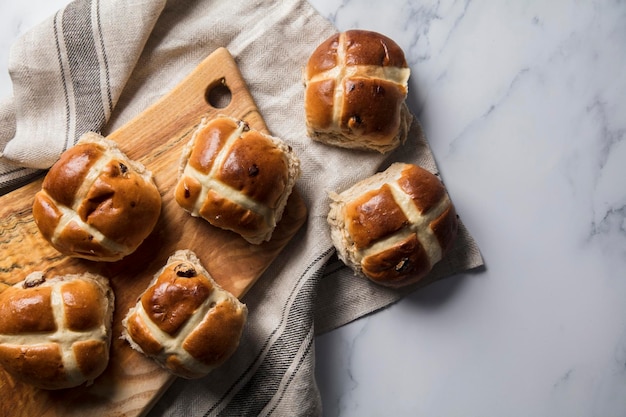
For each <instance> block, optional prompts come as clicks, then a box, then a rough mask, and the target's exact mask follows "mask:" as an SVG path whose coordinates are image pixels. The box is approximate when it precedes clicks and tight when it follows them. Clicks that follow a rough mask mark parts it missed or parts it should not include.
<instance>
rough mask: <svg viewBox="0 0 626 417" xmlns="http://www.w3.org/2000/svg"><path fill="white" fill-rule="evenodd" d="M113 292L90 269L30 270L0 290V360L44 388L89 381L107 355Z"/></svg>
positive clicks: (105, 364)
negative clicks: (48, 273) (47, 272)
mask: <svg viewBox="0 0 626 417" xmlns="http://www.w3.org/2000/svg"><path fill="white" fill-rule="evenodd" d="M113 297H114V296H113V292H112V290H111V288H110V287H109V284H108V282H107V281H106V279H105V278H103V277H100V276H97V275H93V274H84V275H66V276H60V277H53V278H49V279H46V278H45V277H44V276H43V274H42V273H33V274H31V275H29V276H28V277H27V278H26V279H25V280H24V281H22V282H20V283H18V284H16V285H14V286H12V287H9V288H7V289H6V290H5V291H3V292H2V293H0V364H1V365H2V366H3V367H4V368H5V370H6V371H7V372H9V373H10V374H12V375H13V376H14V377H15V378H17V379H19V380H22V381H24V382H26V383H28V384H31V385H34V386H36V387H40V388H44V389H61V388H69V387H74V386H78V385H81V384H83V383H85V382H88V383H89V382H91V381H93V380H94V379H95V378H96V377H98V376H99V375H100V374H101V373H102V372H103V371H104V369H105V368H106V366H107V363H108V360H109V344H110V340H111V334H110V331H111V321H112V317H113V301H114V300H113ZM53 300H58V301H59V302H57V301H53ZM57 323H58V326H59V327H57Z"/></svg>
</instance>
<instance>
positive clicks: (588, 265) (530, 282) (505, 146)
mask: <svg viewBox="0 0 626 417" xmlns="http://www.w3.org/2000/svg"><path fill="white" fill-rule="evenodd" d="M66 2H67V0H54V1H51V0H24V1H22V2H11V3H10V4H7V2H4V3H3V5H2V13H0V97H5V96H7V95H9V94H10V93H11V85H10V79H9V76H8V74H7V71H6V67H7V56H8V50H9V46H10V44H11V43H12V42H13V41H14V39H15V38H16V37H17V36H19V35H20V34H21V33H23V32H24V31H25V30H27V29H29V28H30V27H31V26H32V25H34V24H35V23H37V22H39V21H40V20H42V19H44V18H46V17H48V16H49V15H51V14H52V13H53V12H54V11H56V10H57V9H58V8H60V7H61V6H63V5H64V4H65V3H66ZM311 3H312V4H313V5H314V6H315V7H316V8H317V9H318V10H319V11H320V13H321V14H322V15H324V16H326V17H328V18H329V19H330V20H332V21H333V22H334V23H335V24H336V26H337V27H338V28H339V29H340V30H346V29H350V28H363V29H370V30H376V31H379V32H381V33H384V34H386V35H387V36H389V37H391V38H393V39H394V40H396V41H397V42H398V43H399V44H400V45H401V46H402V47H403V48H404V50H405V52H406V55H407V59H408V61H409V64H410V66H411V69H412V76H411V80H410V93H409V95H410V97H409V105H410V107H411V109H412V110H413V112H414V113H415V114H416V115H417V116H418V118H419V119H420V121H421V123H422V124H423V127H424V130H425V133H426V136H427V137H428V138H429V141H430V144H431V147H432V149H433V151H434V154H435V157H436V159H437V162H438V164H439V168H440V169H441V172H442V176H443V179H444V180H445V182H446V185H447V187H448V189H449V192H450V195H451V196H452V199H453V200H454V202H455V204H456V206H457V209H458V211H459V212H460V213H461V215H462V217H463V220H464V222H465V224H466V225H467V227H468V228H469V230H470V231H471V233H472V234H473V235H474V237H475V238H476V240H477V241H478V244H479V245H480V247H481V250H482V253H483V255H484V257H485V261H486V269H485V270H484V271H482V272H480V273H477V274H467V275H461V276H456V277H452V278H448V279H445V280H443V281H440V282H438V283H436V284H433V285H431V286H429V287H427V288H425V289H423V290H420V291H419V292H417V293H415V294H413V295H411V296H409V297H407V298H406V299H404V300H402V301H401V302H399V303H397V304H395V305H393V306H391V307H389V308H387V309H385V310H383V311H380V312H378V313H376V314H374V315H372V316H369V317H366V318H363V319H360V320H357V321H356V322H353V323H351V324H349V325H346V326H344V327H342V328H340V329H338V330H335V331H333V332H331V333H328V334H325V335H323V336H320V337H318V339H317V343H316V358H317V381H318V385H319V389H320V391H321V393H322V400H323V404H324V408H325V415H326V416H416V415H424V416H446V417H448V416H463V417H467V416H477V417H478V416H480V417H486V416H489V417H492V416H493V417H500V416H508V417H510V416H533V417H537V416H545V417H554V416H567V417H574V416H581V417H582V416H585V417H591V416H600V417H613V416H615V417H617V416H624V415H626V186H625V184H626V181H625V179H626V77H625V76H624V69H625V68H626V48H625V45H626V25H625V24H624V22H625V21H626V3H624V2H616V1H609V0H600V1H594V2H591V1H583V2H577V1H570V0H557V1H552V2H546V1H539V0H530V1H524V2H506V3H504V2H472V1H469V0H467V1H462V2H457V1H440V0H424V1H421V2H417V1H410V0H404V1H402V0H398V1H387V2H374V1H368V2H364V1H363V2H357V1H356V0H343V1H337V0H311Z"/></svg>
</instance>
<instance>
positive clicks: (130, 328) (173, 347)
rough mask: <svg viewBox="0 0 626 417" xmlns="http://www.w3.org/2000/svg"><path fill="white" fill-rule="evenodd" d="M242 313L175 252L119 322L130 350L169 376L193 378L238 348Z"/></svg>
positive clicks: (194, 261)
mask: <svg viewBox="0 0 626 417" xmlns="http://www.w3.org/2000/svg"><path fill="white" fill-rule="evenodd" d="M246 318H247V309H246V306H245V305H244V304H242V303H241V302H239V300H237V298H236V297H234V296H233V295H232V294H230V293H228V292H227V291H225V290H223V289H222V288H220V287H219V286H218V285H217V284H216V283H215V282H214V281H213V279H212V278H211V276H210V275H209V273H208V272H207V271H206V270H205V269H204V267H203V266H202V264H201V263H200V261H199V259H198V258H197V257H196V255H195V254H194V253H193V252H191V251H188V250H181V251H177V252H175V253H174V254H173V255H172V256H171V257H170V258H169V259H168V261H167V263H166V265H165V266H164V267H163V268H162V269H161V270H160V271H159V272H158V273H157V274H156V275H155V278H154V279H153V281H152V282H151V284H150V285H149V286H148V288H146V291H145V292H144V293H143V294H142V296H141V297H140V299H139V301H138V303H137V304H136V305H135V307H133V308H131V309H130V310H129V312H128V313H127V315H126V317H125V318H124V320H123V321H122V324H123V326H124V331H123V333H122V335H123V337H124V338H125V339H126V340H127V341H128V342H129V343H130V345H131V347H133V348H134V349H136V350H138V351H140V352H142V353H144V354H145V355H147V356H149V357H151V358H153V359H154V360H155V361H156V362H157V363H159V364H160V365H161V366H163V367H164V368H165V369H167V370H168V371H169V372H171V373H172V374H174V375H177V376H180V377H183V378H199V377H201V376H204V375H206V374H207V373H209V372H210V371H211V370H212V369H213V368H215V367H216V366H218V365H220V364H221V363H223V362H224V361H225V360H226V359H228V358H229V357H230V356H231V355H232V353H233V352H234V351H235V350H236V349H237V346H238V345H239V339H240V337H241V334H242V332H243V328H244V326H245V323H246Z"/></svg>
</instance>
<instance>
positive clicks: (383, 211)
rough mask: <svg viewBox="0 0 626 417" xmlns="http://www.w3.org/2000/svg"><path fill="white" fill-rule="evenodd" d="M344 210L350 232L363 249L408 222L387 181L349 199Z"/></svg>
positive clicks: (356, 245) (358, 245) (356, 244)
mask: <svg viewBox="0 0 626 417" xmlns="http://www.w3.org/2000/svg"><path fill="white" fill-rule="evenodd" d="M344 210H345V216H346V218H347V219H349V222H346V223H347V224H346V227H347V229H348V233H349V234H350V236H351V237H352V240H353V242H354V244H355V247H356V248H357V249H359V250H360V249H364V248H367V247H369V246H370V245H372V243H374V242H376V241H378V240H380V239H383V238H385V237H386V236H389V235H390V234H393V233H395V232H397V231H398V230H400V229H402V228H403V227H404V226H406V224H407V222H408V219H407V217H406V215H405V214H404V212H403V211H402V208H401V207H400V206H398V204H397V203H396V201H395V200H394V198H393V194H392V192H391V189H390V188H389V186H388V185H387V184H384V185H383V186H382V187H381V188H379V189H378V190H372V191H370V192H367V193H364V194H363V195H361V196H360V197H359V198H357V199H355V200H354V201H352V202H349V203H347V204H346V207H345V209H344Z"/></svg>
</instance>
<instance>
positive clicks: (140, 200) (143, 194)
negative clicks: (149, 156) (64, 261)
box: [33, 132, 161, 261]
mask: <svg viewBox="0 0 626 417" xmlns="http://www.w3.org/2000/svg"><path fill="white" fill-rule="evenodd" d="M160 211H161V195H160V194H159V191H158V190H157V187H156V185H155V184H154V182H153V180H152V174H151V173H150V172H149V171H147V170H146V169H145V167H144V166H143V165H142V164H140V163H139V162H136V161H132V160H130V159H129V158H128V157H127V156H126V155H124V153H122V151H120V149H119V148H118V147H117V144H116V143H115V142H113V141H111V140H108V139H106V138H104V137H102V136H100V135H98V134H96V133H92V132H89V133H86V134H85V135H83V136H82V137H81V139H80V140H79V141H78V143H77V144H76V145H75V146H74V147H72V148H70V149H69V150H67V151H65V152H64V153H63V154H62V155H61V157H60V159H59V160H58V161H57V162H56V163H55V164H54V165H53V166H52V168H51V169H50V171H49V172H48V174H47V175H46V177H45V179H44V181H43V184H42V189H41V191H39V192H38V193H37V194H36V196H35V202H34V204H33V217H34V219H35V222H36V223H37V226H38V227H39V230H40V231H41V234H42V235H43V237H44V238H45V239H46V240H47V241H48V242H50V243H51V244H52V246H54V247H55V248H56V249H57V250H58V251H59V252H61V253H63V254H65V255H68V256H72V257H77V258H84V259H90V260H94V261H117V260H119V259H121V258H123V257H124V256H127V255H129V254H130V253H132V252H134V251H135V250H136V249H137V247H138V246H139V245H140V244H141V242H143V240H144V239H145V238H146V237H148V235H149V234H150V233H151V232H152V229H153V228H154V226H155V225H156V222H157V220H158V218H159V214H160Z"/></svg>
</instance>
